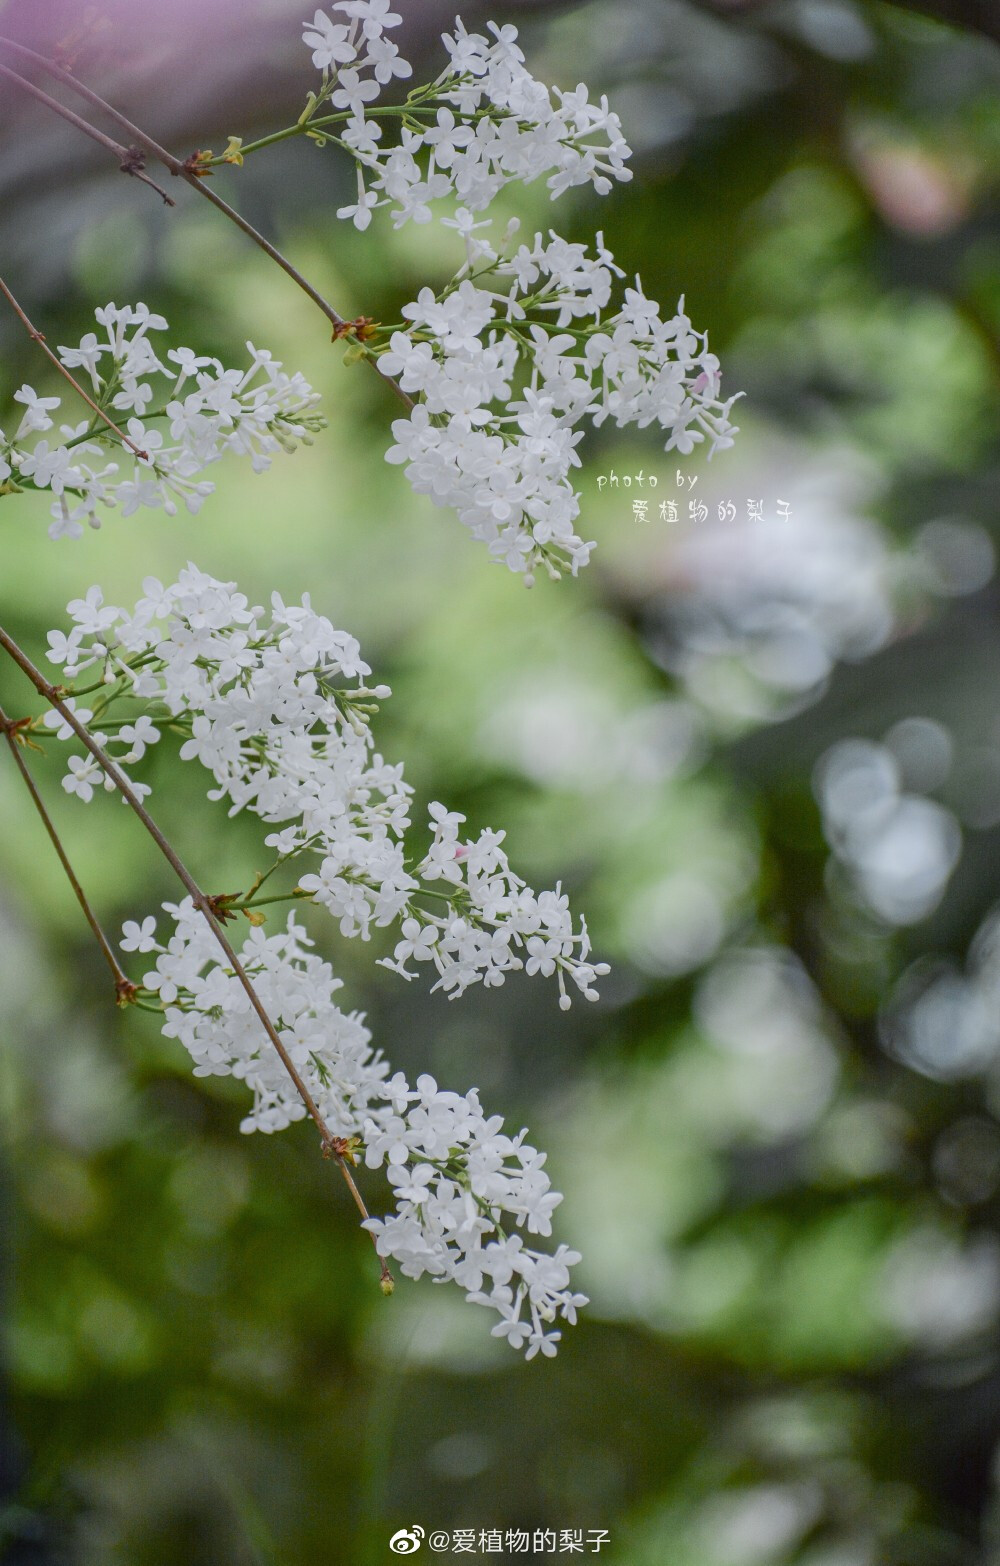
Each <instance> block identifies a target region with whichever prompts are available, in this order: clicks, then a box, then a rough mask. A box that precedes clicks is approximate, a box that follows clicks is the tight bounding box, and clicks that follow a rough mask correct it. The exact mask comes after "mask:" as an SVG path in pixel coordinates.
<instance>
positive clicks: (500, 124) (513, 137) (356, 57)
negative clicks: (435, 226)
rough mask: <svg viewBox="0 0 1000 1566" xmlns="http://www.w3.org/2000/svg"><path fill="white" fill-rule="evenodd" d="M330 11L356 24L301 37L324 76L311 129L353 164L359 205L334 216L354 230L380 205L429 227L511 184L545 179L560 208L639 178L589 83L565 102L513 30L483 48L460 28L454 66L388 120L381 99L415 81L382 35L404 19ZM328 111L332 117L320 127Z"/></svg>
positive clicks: (617, 127)
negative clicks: (581, 188) (450, 202)
mask: <svg viewBox="0 0 1000 1566" xmlns="http://www.w3.org/2000/svg"><path fill="white" fill-rule="evenodd" d="M332 10H333V12H334V13H335V14H339V15H340V16H343V17H346V18H347V21H345V22H339V21H338V22H334V21H332V20H331V18H330V16H328V15H327V14H326V12H324V11H317V12H316V15H315V17H314V18H313V21H312V22H311V23H310V24H308V25H307V26H306V28H305V31H304V37H305V42H306V44H307V45H308V46H309V48H310V49H311V50H312V57H313V64H314V65H315V66H316V67H317V69H319V70H322V72H323V84H322V87H321V89H320V91H319V93H315V94H313V95H312V96H311V98H310V102H309V108H308V115H307V118H308V123H310V124H311V125H312V126H313V129H312V130H311V131H310V134H311V135H313V136H314V138H315V139H317V140H321V141H322V140H327V139H330V140H333V141H335V142H336V143H337V144H338V145H339V146H342V147H344V148H345V149H346V150H347V151H348V152H349V153H350V154H351V155H352V157H353V158H354V159H355V161H356V164H357V177H358V194H357V200H356V201H355V202H353V203H351V204H350V205H348V206H344V207H341V208H340V209H339V210H338V213H337V215H338V217H342V218H350V219H352V221H353V222H354V224H355V227H357V228H359V229H365V228H367V227H368V225H369V223H370V222H371V216H372V211H373V210H374V209H375V208H376V207H382V206H390V207H391V208H392V214H393V222H394V224H395V226H396V227H397V228H401V227H402V226H403V225H404V224H405V223H408V222H410V221H411V220H412V221H413V222H415V223H429V222H430V221H431V218H432V204H433V203H435V202H439V201H443V200H446V199H448V198H450V197H454V198H457V199H458V201H459V202H461V204H462V205H463V206H464V207H466V208H468V210H469V211H470V212H481V211H483V210H485V208H486V207H488V206H489V205H490V204H491V202H492V201H493V200H494V199H495V198H496V196H498V195H499V193H500V191H501V190H502V189H503V188H504V186H505V185H507V184H510V183H511V182H513V181H518V182H522V183H525V184H528V183H530V182H531V181H532V180H534V179H538V178H539V177H540V176H542V175H547V176H548V178H547V181H546V183H547V185H548V188H549V190H550V192H551V194H552V198H553V199H555V198H556V197H557V196H560V195H561V194H562V193H563V191H565V190H569V189H570V188H571V187H572V186H574V185H584V184H589V185H592V186H593V187H594V189H595V190H597V191H598V192H599V193H601V194H602V195H603V194H606V193H607V192H608V191H610V190H611V188H612V185H613V183H614V181H616V180H629V179H631V177H632V175H631V170H630V169H629V168H628V167H627V162H626V160H627V159H628V158H629V157H630V156H631V152H630V148H629V146H628V144H627V142H626V141H625V138H624V136H623V135H622V129H621V122H620V120H619V118H618V116H617V114H614V113H613V112H612V111H611V110H610V109H609V107H608V101H607V99H606V98H603V97H602V98H601V101H600V103H599V104H594V103H591V101H590V96H589V93H588V90H587V88H586V86H584V85H583V83H581V84H580V85H579V86H578V87H576V88H575V89H574V90H573V91H572V92H565V91H563V90H562V89H560V88H558V87H552V88H550V87H547V86H545V84H544V83H543V82H540V81H538V80H537V79H536V78H535V77H534V76H532V74H531V72H530V71H529V70H528V69H527V67H526V66H525V63H524V55H523V53H522V52H521V50H520V49H519V48H518V45H517V29H516V27H509V26H508V27H498V26H497V25H496V23H495V22H490V23H489V24H488V30H489V34H490V36H489V37H486V36H484V35H483V34H482V33H469V32H467V31H466V29H465V27H464V26H463V25H462V22H461V21H460V20H459V21H457V22H456V24H455V30H454V32H452V33H445V34H443V35H442V42H443V43H444V46H445V49H446V51H447V53H448V57H449V58H448V64H447V65H446V66H445V69H444V70H443V71H442V72H441V74H440V76H439V77H438V78H437V80H436V81H435V82H433V83H432V84H431V85H430V86H428V87H421V88H417V89H415V90H414V91H413V92H411V93H410V94H409V96H408V97H407V99H406V102H405V104H404V105H403V107H402V110H400V109H399V108H397V107H396V106H395V105H390V106H389V107H388V109H387V110H385V109H383V106H382V105H380V104H378V102H377V100H378V99H379V98H380V96H381V93H382V88H383V87H384V86H387V85H388V84H389V83H390V82H391V81H392V79H393V77H397V76H398V77H401V78H406V77H409V76H411V75H412V74H413V70H412V66H411V65H410V64H409V62H408V61H406V60H404V59H403V58H402V57H401V56H400V53H399V50H398V49H397V47H396V45H395V44H393V43H391V42H390V41H389V40H388V39H387V38H386V36H385V34H386V31H387V30H388V29H390V28H393V27H397V26H398V25H399V23H400V22H401V21H402V17H401V16H400V15H399V14H398V13H397V12H394V11H392V10H390V8H389V3H388V0H340V3H339V4H336V5H334V6H333V7H332ZM327 102H329V104H330V105H331V106H332V108H333V109H334V111H335V112H334V114H332V115H329V116H326V117H324V118H323V119H322V120H317V110H318V109H319V107H320V105H322V104H325V103H327ZM385 112H387V113H389V114H390V115H392V116H394V117H396V116H399V117H400V118H401V122H402V123H401V130H400V137H399V140H398V141H397V142H394V143H393V145H391V146H385V147H383V146H382V145H381V143H382V139H383V127H382V123H381V121H380V118H379V116H380V113H385ZM331 121H333V122H334V123H337V127H338V128H337V129H336V131H335V130H334V129H333V126H332V125H331V123H330V122H331ZM338 122H339V123H338Z"/></svg>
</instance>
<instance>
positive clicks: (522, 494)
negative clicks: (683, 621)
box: [379, 212, 737, 586]
mask: <svg viewBox="0 0 1000 1566" xmlns="http://www.w3.org/2000/svg"><path fill="white" fill-rule="evenodd" d="M461 216H462V214H460V217H461ZM464 217H465V218H466V219H469V220H470V222H469V223H467V224H466V226H465V237H466V243H467V261H466V265H465V266H464V267H463V268H462V269H461V271H460V272H459V273H458V274H457V276H456V277H455V279H454V280H453V281H452V282H451V284H449V286H448V287H447V288H446V289H445V290H444V292H443V293H442V294H441V295H435V294H433V293H432V292H431V290H430V289H429V288H424V289H422V290H421V292H420V294H419V295H418V297H417V299H416V300H414V301H413V302H412V303H410V304H408V305H407V306H406V307H405V308H404V311H403V314H404V316H405V317H406V318H407V320H408V321H409V322H410V323H411V324H410V326H409V327H408V329H407V330H405V331H395V332H393V333H392V336H391V338H390V340H389V343H388V346H387V347H383V348H382V349H381V350H380V355H379V366H380V368H381V369H382V370H383V371H384V372H385V373H386V374H389V375H392V376H394V377H398V380H399V384H400V385H401V386H402V388H403V390H404V391H406V392H408V393H410V394H412V395H414V396H415V397H418V398H419V399H420V400H419V401H418V402H416V404H415V406H414V408H413V410H412V411H411V413H410V414H409V416H408V417H407V418H404V419H398V420H397V421H396V422H395V423H394V424H393V426H392V430H393V435H394V436H395V439H396V444H395V445H394V446H393V447H391V448H390V450H389V451H388V452H387V454H386V455H387V460H388V461H389V462H391V463H405V464H406V475H407V478H408V479H409V481H410V483H411V484H412V486H413V488H414V489H415V490H416V491H417V493H418V494H424V495H429V496H430V497H431V499H432V500H433V501H434V503H435V504H436V505H439V506H448V507H452V508H454V510H456V511H457V513H458V515H459V518H460V519H461V521H462V522H463V523H464V524H465V526H466V527H467V528H468V529H469V531H470V532H471V533H472V535H473V537H474V538H477V539H480V540H482V541H483V542H485V543H486V544H487V545H488V547H489V550H490V553H491V555H492V556H493V558H494V559H496V560H499V561H501V562H504V563H505V564H506V565H507V566H508V567H509V568H510V570H512V571H515V572H520V573H522V574H523V576H524V579H525V581H526V583H527V584H528V585H529V586H530V585H531V583H532V582H533V580H534V571H535V569H536V568H537V567H538V566H539V565H541V566H543V567H544V568H545V570H546V571H547V572H548V574H549V575H550V576H552V577H554V578H555V577H559V576H560V575H562V574H563V572H565V571H569V572H571V573H572V574H573V575H574V576H575V575H576V573H577V571H578V570H579V569H580V567H581V566H584V565H586V564H587V561H588V559H589V557H590V551H591V550H592V549H593V547H594V546H593V544H592V543H585V542H584V541H583V540H582V539H581V538H580V537H579V536H578V535H577V533H576V532H575V530H574V529H575V524H576V521H577V518H578V517H579V515H580V499H579V495H578V494H577V493H576V492H575V490H574V488H573V483H572V479H571V474H572V472H573V469H574V468H577V467H579V466H580V458H579V456H578V454H577V446H578V445H579V443H580V441H581V440H582V439H583V434H584V431H583V428H582V427H581V426H582V425H583V422H584V421H585V420H587V421H589V422H590V423H591V424H593V425H595V426H599V425H601V424H604V423H605V422H607V421H609V420H610V421H611V422H613V423H614V424H616V425H617V426H618V427H619V428H624V427H625V426H626V425H635V426H636V427H637V428H639V429H645V428H647V427H649V426H654V427H656V428H657V429H658V430H659V431H660V432H661V433H662V434H664V435H665V436H666V442H665V450H667V451H678V452H681V453H682V454H688V453H690V452H691V451H693V450H694V449H695V447H696V446H700V445H703V444H707V450H708V455H709V457H711V456H712V455H713V454H714V453H715V452H716V451H719V450H724V449H725V448H727V447H729V446H731V445H732V444H733V437H734V435H735V434H736V433H737V431H736V428H735V426H734V425H733V424H732V423H731V422H730V418H729V414H730V411H731V409H732V406H733V403H734V402H735V401H736V400H737V399H736V397H730V398H729V399H728V400H726V401H723V400H721V397H720V387H721V375H720V369H719V361H718V359H717V358H716V357H715V355H714V354H712V353H709V351H708V343H707V339H706V338H705V336H704V335H703V334H701V333H698V332H696V331H695V330H694V328H693V327H692V325H691V322H690V320H689V319H688V317H687V315H686V314H685V313H684V301H683V300H681V302H680V304H679V306H678V309H677V312H676V314H675V315H673V316H672V317H670V318H669V319H667V320H664V319H663V318H662V317H661V315H660V309H659V305H658V304H657V303H656V302H655V301H654V300H652V299H648V298H647V297H646V295H645V294H644V292H643V290H642V285H641V282H640V280H639V279H638V278H636V280H635V287H634V288H626V289H625V291H624V298H623V300H622V302H621V304H620V305H619V307H618V309H617V310H615V311H614V312H613V313H606V312H608V310H609V304H610V301H611V297H612V290H613V287H614V283H615V278H616V277H618V278H620V277H622V276H623V275H624V274H623V273H622V272H621V270H620V269H619V268H618V267H617V266H616V265H615V261H614V256H613V255H612V254H611V252H610V251H609V250H608V249H607V247H606V246H605V244H604V240H603V236H602V235H601V234H598V236H597V243H596V247H595V254H594V255H590V254H588V251H587V247H586V246H585V245H582V244H571V243H569V242H568V241H566V240H564V239H561V238H560V237H559V236H558V235H557V234H555V233H550V235H549V237H548V238H545V237H543V236H542V235H541V234H536V235H535V239H534V243H533V244H532V245H531V246H528V245H525V244H522V245H520V246H519V247H518V248H517V249H516V250H515V251H514V252H513V253H512V254H503V253H502V254H497V253H496V252H495V251H494V250H493V249H492V247H491V246H490V245H489V244H488V242H487V241H486V240H485V239H483V238H481V237H476V236H475V235H474V233H473V228H474V227H475V226H476V225H471V214H469V213H467V212H466V213H465V214H464ZM515 232H516V226H515V225H513V224H511V225H509V226H508V246H509V244H510V240H511V239H512V238H513V234H514V233H515ZM475 267H478V270H476V271H474V273H473V276H471V277H470V276H465V275H463V274H465V273H466V272H468V271H469V270H470V269H472V268H475Z"/></svg>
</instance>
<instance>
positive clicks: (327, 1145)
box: [0, 626, 392, 1289]
mask: <svg viewBox="0 0 1000 1566" xmlns="http://www.w3.org/2000/svg"><path fill="white" fill-rule="evenodd" d="M0 647H2V648H3V650H4V651H5V652H6V653H8V654H9V656H10V657H11V658H12V659H13V660H14V662H15V663H16V664H17V666H18V668H19V669H20V670H21V671H22V673H24V674H26V675H27V677H28V679H29V680H30V681H31V683H32V685H33V686H34V687H35V689H36V691H38V693H39V695H40V696H44V697H45V700H46V701H47V702H48V703H49V704H50V705H51V706H52V707H54V708H55V710H56V711H57V712H58V713H59V714H60V716H61V717H62V718H63V719H64V720H65V722H66V723H68V724H69V726H70V728H71V729H72V730H73V733H74V734H75V735H76V737H77V739H78V740H79V741H80V742H81V744H82V745H83V746H84V747H85V749H86V750H87V751H89V753H90V755H91V756H93V758H94V760H95V761H96V762H97V765H98V766H99V767H100V769H101V771H102V772H103V773H104V774H105V776H106V777H109V778H110V779H111V781H112V783H113V784H114V785H115V788H116V789H117V790H118V792H119V793H120V794H121V796H122V798H123V799H124V800H125V802H126V804H128V805H129V807H130V808H131V810H132V811H133V813H134V814H135V815H137V816H138V818H139V820H140V821H141V822H142V824H143V826H144V827H145V829H146V831H147V832H148V833H149V835H150V837H151V838H152V839H153V842H154V843H155V844H156V846H157V848H158V849H159V850H160V853H161V854H162V855H163V857H164V859H165V860H166V861H167V863H168V864H169V866H170V868H171V869H172V870H173V872H174V874H175V875H176V876H177V878H178V880H179V881H180V882H181V884H182V886H183V887H184V888H185V890H186V891H187V892H188V893H189V895H190V897H191V900H192V901H193V903H194V905H195V907H196V908H198V909H199V910H200V912H201V913H202V915H203V916H204V918H205V920H206V921H207V923H208V925H209V928H210V929H211V931H212V934H213V935H214V936H215V939H216V940H217V941H218V943H219V945H220V947H221V948H222V950H223V952H224V954H225V956H226V959H227V961H228V963H229V965H230V967H231V968H232V971H233V973H234V974H235V976H236V978H237V979H238V980H239V982H240V984H241V985H242V987H243V989H244V991H245V993H246V996H247V999H248V1000H249V1001H250V1004H251V1006H252V1007H253V1009H254V1011H255V1012H256V1014H257V1016H258V1018H259V1019H260V1022H261V1025H262V1027H263V1029H264V1032H265V1033H266V1034H267V1037H268V1039H269V1040H270V1042H271V1044H272V1045H273V1046H274V1048H275V1050H276V1051H277V1053H278V1057H279V1059H280V1060H281V1063H282V1065H283V1066H284V1068H285V1070H286V1071H287V1073H288V1075H289V1077H290V1078H291V1080H292V1082H293V1084H294V1086H295V1091H296V1092H297V1093H298V1095H299V1097H300V1098H301V1100H302V1102H303V1104H304V1105H305V1108H306V1111H307V1113H308V1114H309V1116H310V1118H311V1120H312V1121H313V1124H314V1125H315V1126H316V1129H317V1131H318V1132H319V1136H320V1146H321V1148H322V1151H323V1157H324V1158H333V1159H335V1160H336V1162H337V1166H338V1168H339V1169H340V1172H341V1174H342V1175H343V1177H344V1180H345V1182H346V1184H347V1187H348V1190H349V1191H350V1193H351V1196H352V1197H353V1199H354V1203H355V1206H356V1207H357V1209H358V1211H359V1212H360V1213H361V1216H362V1218H363V1219H367V1218H368V1217H369V1213H368V1209H367V1207H366V1206H365V1204H364V1200H363V1198H362V1196H361V1192H360V1191H359V1190H358V1188H357V1186H356V1185H355V1183H354V1180H353V1178H352V1175H351V1171H350V1169H349V1168H348V1164H347V1158H346V1157H345V1154H346V1153H348V1152H349V1151H350V1147H349V1143H348V1141H347V1140H346V1139H345V1138H344V1137H339V1136H335V1135H334V1134H333V1132H332V1131H331V1130H330V1128H329V1126H328V1125H327V1124H326V1121H325V1120H324V1119H323V1116H322V1114H321V1113H320V1110H319V1108H318V1106H317V1104H316V1101H315V1099H314V1098H313V1096H312V1094H311V1093H310V1091H309V1089H308V1088H307V1086H306V1084H305V1082H303V1080H302V1077H301V1076H300V1075H299V1072H298V1069H297V1067H296V1065H295V1062H294V1061H293V1060H292V1057H291V1056H290V1055H289V1053H288V1051H287V1049H286V1048H285V1046H284V1044H283V1043H282V1042H281V1039H280V1037H279V1035H278V1032H277V1029H276V1028H275V1026H274V1023H273V1022H272V1021H271V1019H270V1017H269V1016H268V1014H267V1012H266V1011H265V1009H264V1005H263V1002H262V1001H261V999H260V996H259V995H258V994H257V991H256V989H255V988H254V985H253V982H252V981H251V979H250V977H249V975H248V973H247V971H246V969H245V968H244V966H243V964H242V963H241V962H240V959H239V958H238V957H237V955H236V952H235V951H234V949H233V947H232V946H231V944H230V942H229V939H228V937H227V935H226V932H225V931H224V930H223V928H222V925H221V924H220V922H219V920H218V918H217V917H216V915H215V913H214V912H213V907H212V899H211V898H210V897H209V896H207V895H206V893H205V892H203V891H202V889H201V887H200V886H199V885H198V883H197V881H196V880H195V879H194V876H193V875H192V874H191V872H190V871H189V870H188V869H187V868H186V866H185V865H184V863H183V862H182V860H181V859H180V858H179V856H178V855H177V853H176V852H175V850H174V849H173V848H172V847H171V845H170V843H169V842H168V841H167V839H166V838H165V837H164V835H163V833H162V832H161V831H160V828H159V827H158V826H157V824H156V822H155V821H154V820H153V818H152V816H151V815H150V814H149V812H148V810H147V809H146V807H145V806H144V805H143V803H142V801H141V800H140V798H139V796H138V795H137V794H136V793H135V791H134V790H133V788H132V786H131V784H130V783H129V781H128V778H127V777H126V776H125V774H124V773H123V772H122V771H121V769H120V768H119V767H117V766H116V765H115V763H114V762H113V761H112V760H111V757H110V756H108V755H107V754H106V752H105V751H104V750H103V749H102V748H101V746H100V745H98V743H97V741H96V740H95V739H94V737H93V735H92V734H91V733H90V731H89V730H88V729H87V728H85V727H84V725H83V724H82V723H81V722H80V720H79V718H78V717H77V716H76V714H75V713H74V711H73V709H72V708H71V707H68V706H67V705H66V702H65V701H64V700H63V699H62V696H61V694H60V692H59V690H58V689H57V687H56V686H55V685H52V684H50V682H49V681H48V680H47V679H46V678H45V676H44V675H43V674H42V672H41V670H40V669H36V668H35V665H34V664H33V663H32V662H31V659H30V658H29V657H28V655H27V653H26V652H24V651H23V650H22V649H21V648H20V647H19V646H18V644H17V643H16V642H15V641H14V640H13V638H12V637H11V636H9V635H8V634H7V632H6V631H5V630H4V629H3V627H2V626H0ZM371 1238H372V1243H373V1244H376V1241H375V1236H374V1235H372V1236H371ZM376 1255H378V1249H377V1244H376ZM379 1263H380V1265H381V1269H382V1285H383V1288H385V1289H389V1288H391V1285H392V1273H391V1272H390V1270H389V1268H388V1266H387V1265H386V1262H385V1260H384V1258H382V1257H379Z"/></svg>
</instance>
